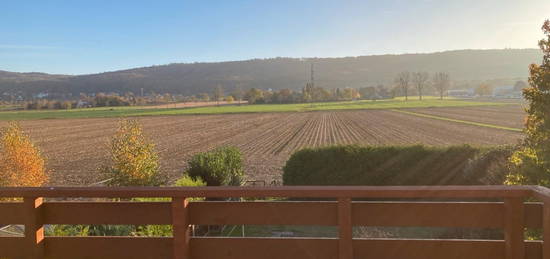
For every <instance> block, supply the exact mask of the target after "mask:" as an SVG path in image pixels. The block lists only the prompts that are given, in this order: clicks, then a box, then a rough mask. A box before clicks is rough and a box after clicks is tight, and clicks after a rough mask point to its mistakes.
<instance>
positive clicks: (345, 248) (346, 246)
mask: <svg viewBox="0 0 550 259" xmlns="http://www.w3.org/2000/svg"><path fill="white" fill-rule="evenodd" d="M338 237H339V239H338V259H352V258H353V244H352V241H353V225H352V222H351V199H350V198H340V199H338Z"/></svg>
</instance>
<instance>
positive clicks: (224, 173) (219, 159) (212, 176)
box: [187, 147, 244, 186]
mask: <svg viewBox="0 0 550 259" xmlns="http://www.w3.org/2000/svg"><path fill="white" fill-rule="evenodd" d="M187 174H188V175H189V176H190V177H192V178H193V179H197V178H200V179H202V180H203V181H204V182H205V183H206V185H208V186H222V185H240V184H241V181H242V178H243V176H244V170H243V161H242V155H241V152H240V151H239V149H238V148H236V147H220V148H217V149H214V150H212V151H208V152H203V153H199V154H196V155H194V156H193V157H192V158H191V160H190V161H189V169H188V171H187Z"/></svg>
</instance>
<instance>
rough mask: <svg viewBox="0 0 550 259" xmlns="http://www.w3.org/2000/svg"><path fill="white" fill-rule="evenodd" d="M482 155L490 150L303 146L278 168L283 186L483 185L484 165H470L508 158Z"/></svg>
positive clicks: (463, 146)
mask: <svg viewBox="0 0 550 259" xmlns="http://www.w3.org/2000/svg"><path fill="white" fill-rule="evenodd" d="M487 153H493V150H492V149H488V148H478V147H472V146H469V145H460V146H448V147H428V146H423V145H413V146H357V145H351V146H332V147H324V148H308V149H303V150H300V151H298V152H296V153H294V154H293V155H292V156H291V157H290V159H289V160H288V161H287V163H286V165H285V166H284V168H283V170H284V174H283V183H284V184H285V185H471V184H487V183H483V182H482V179H486V175H484V171H483V170H482V169H483V168H482V167H486V166H488V165H487V164H488V162H487V161H485V162H483V163H479V162H477V163H476V161H477V160H478V159H481V158H482V159H487V158H488V157H502V156H504V155H507V154H508V153H506V152H501V153H498V154H494V155H493V156H487V155H486V154H487ZM499 154H500V155H499ZM501 160H502V159H501ZM501 160H499V161H501ZM505 160H506V159H504V161H505ZM466 169H467V170H466ZM466 172H467V173H466ZM495 184H499V183H495Z"/></svg>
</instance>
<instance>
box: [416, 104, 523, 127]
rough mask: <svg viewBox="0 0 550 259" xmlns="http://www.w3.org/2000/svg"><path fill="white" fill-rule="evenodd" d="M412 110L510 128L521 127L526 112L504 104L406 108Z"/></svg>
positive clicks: (519, 107) (515, 106) (517, 106)
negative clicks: (499, 105)
mask: <svg viewBox="0 0 550 259" xmlns="http://www.w3.org/2000/svg"><path fill="white" fill-rule="evenodd" d="M407 110H410V111H413V112H418V113H423V114H429V115H436V116H441V117H446V118H451V119H457V120H465V121H473V122H480V123H487V124H493V125H498V126H504V127H510V128H520V129H521V128H523V124H524V120H525V117H526V116H527V113H526V112H525V111H524V108H523V106H522V105H519V104H518V105H506V106H501V107H496V106H486V107H481V106H480V107H460V108H457V107H441V108H419V109H407Z"/></svg>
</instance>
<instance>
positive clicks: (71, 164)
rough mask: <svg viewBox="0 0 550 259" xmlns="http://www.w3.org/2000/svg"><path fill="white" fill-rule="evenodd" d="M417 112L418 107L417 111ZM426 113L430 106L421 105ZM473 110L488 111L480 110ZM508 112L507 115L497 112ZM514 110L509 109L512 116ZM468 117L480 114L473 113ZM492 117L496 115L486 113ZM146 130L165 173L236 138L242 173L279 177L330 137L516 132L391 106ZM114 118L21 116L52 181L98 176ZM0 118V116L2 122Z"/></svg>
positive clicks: (480, 139) (149, 122)
mask: <svg viewBox="0 0 550 259" xmlns="http://www.w3.org/2000/svg"><path fill="white" fill-rule="evenodd" d="M512 107H515V108H510V107H508V106H503V107H495V108H492V107H479V108H478V107H476V108H448V109H447V108H445V109H437V110H435V111H439V110H444V111H445V112H446V113H445V116H447V115H449V116H454V115H453V114H455V113H456V114H458V113H462V110H466V111H468V110H469V109H472V110H475V111H476V112H471V113H470V112H466V114H470V115H469V116H470V117H468V119H471V120H474V119H476V120H477V119H479V120H487V121H489V120H490V121H491V122H492V121H496V122H498V121H501V122H502V123H515V124H518V123H521V121H522V120H523V118H522V116H523V115H521V114H522V111H521V109H520V108H519V106H512ZM418 111H421V110H418ZM423 111H424V112H427V111H430V112H432V111H434V109H424V110H423ZM479 111H486V112H485V113H482V112H479ZM501 114H506V115H501ZM511 114H514V116H511ZM472 116H478V117H479V118H474V117H472ZM489 116H495V117H489ZM139 121H140V122H141V123H142V124H143V125H144V131H145V133H146V135H149V136H150V137H151V138H152V140H153V141H154V142H155V143H156V144H157V149H158V151H159V152H160V158H161V166H162V171H163V173H164V174H167V176H168V177H169V178H170V179H171V180H174V179H176V178H177V177H179V176H180V175H181V172H182V171H183V170H184V167H185V166H186V162H187V160H188V159H189V158H190V156H191V155H193V154H194V153H196V152H199V151H206V150H209V149H211V148H214V147H218V146H222V145H228V144H231V145H236V146H237V147H239V148H240V149H241V150H242V152H243V153H244V156H245V159H246V173H247V178H248V179H254V180H258V179H262V180H267V181H271V180H274V179H275V180H279V179H280V177H281V167H282V166H283V164H284V162H285V161H286V160H287V159H288V157H289V156H290V154H291V153H292V152H294V151H296V150H298V149H300V148H303V147H307V146H323V145H332V144H374V145H382V144H413V143H424V144H429V145H447V144H461V143H471V144H480V145H488V144H515V143H517V142H518V141H519V140H520V139H521V138H522V137H523V136H522V134H521V133H517V132H510V131H506V130H498V129H491V128H484V127H478V126H471V125H464V124H460V123H453V122H446V121H441V120H433V119H429V118H422V117H417V116H411V115H407V114H402V113H397V112H393V111H389V110H365V111H335V112H302V113H260V114H233V115H196V116H168V117H164V116H158V117H143V118H139ZM117 122H118V119H115V118H103V119H70V120H67V119H61V120H34V121H24V122H22V127H23V128H24V129H25V130H26V131H27V132H29V133H30V135H31V137H32V138H33V140H34V141H35V142H36V144H37V145H38V146H39V147H40V148H41V149H42V150H43V154H44V155H45V156H46V157H47V161H48V168H49V169H52V170H53V173H52V175H51V179H50V184H51V185H82V184H92V183H94V182H98V181H101V180H103V179H102V176H101V175H100V174H99V173H98V168H99V167H100V166H101V165H103V164H105V161H107V159H108V156H109V153H108V143H109V138H110V136H112V135H113V134H114V133H115V129H116V126H117ZM4 125H5V122H0V126H4Z"/></svg>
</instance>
